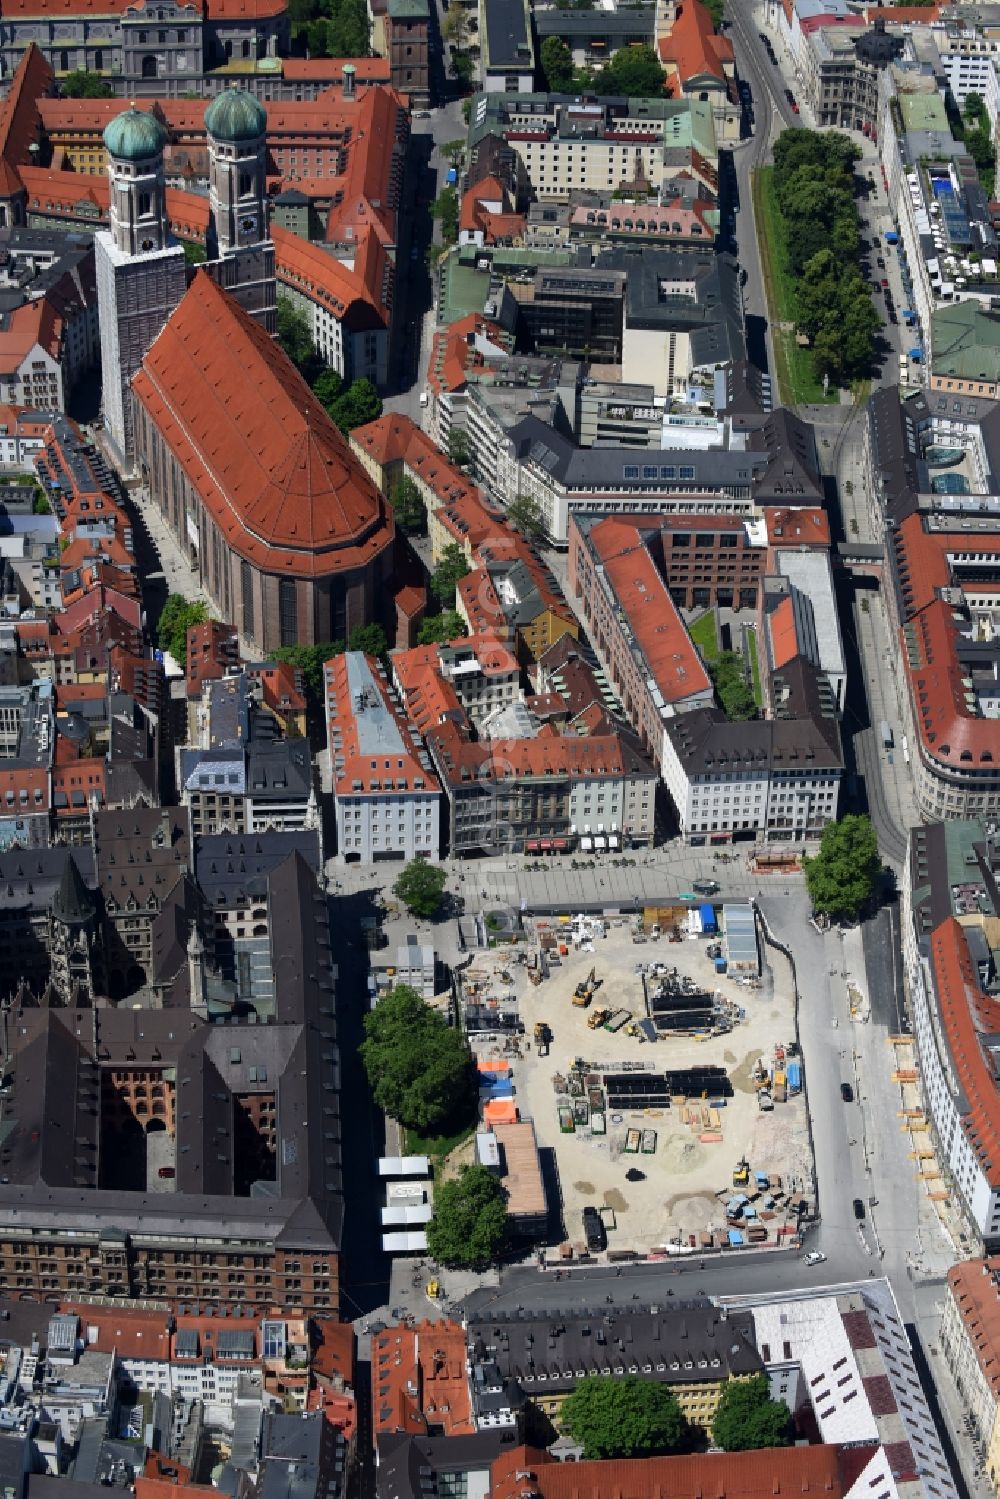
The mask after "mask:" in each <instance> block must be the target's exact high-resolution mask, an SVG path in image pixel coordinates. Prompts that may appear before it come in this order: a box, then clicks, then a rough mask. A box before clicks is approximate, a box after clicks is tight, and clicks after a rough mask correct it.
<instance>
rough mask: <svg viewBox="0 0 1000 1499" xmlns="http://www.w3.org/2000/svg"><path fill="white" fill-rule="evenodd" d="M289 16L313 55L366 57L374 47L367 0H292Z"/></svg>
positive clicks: (294, 34) (297, 35)
mask: <svg viewBox="0 0 1000 1499" xmlns="http://www.w3.org/2000/svg"><path fill="white" fill-rule="evenodd" d="M288 17H289V21H290V23H291V28H292V37H293V39H294V40H296V41H298V42H299V44H300V46H301V45H304V46H305V48H306V50H307V51H308V53H309V56H310V57H367V56H368V53H369V51H370V50H371V48H370V40H371V38H370V33H369V26H368V7H367V6H366V4H365V0H289V3H288Z"/></svg>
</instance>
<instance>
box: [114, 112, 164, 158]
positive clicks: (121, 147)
mask: <svg viewBox="0 0 1000 1499" xmlns="http://www.w3.org/2000/svg"><path fill="white" fill-rule="evenodd" d="M166 143H167V132H166V131H165V130H164V128H163V126H162V125H161V124H160V122H159V120H158V119H157V118H156V116H155V115H154V114H150V113H149V111H148V110H145V109H136V108H135V106H134V105H133V106H131V107H130V108H129V109H126V111H125V113H124V114H120V115H117V116H116V117H115V119H113V120H112V121H111V124H110V125H109V126H108V127H107V129H106V130H105V132H104V144H105V145H106V146H107V148H108V151H109V153H110V155H112V156H117V157H118V158H119V160H124V161H148V160H149V158H150V157H151V156H159V155H160V153H161V152H162V150H163V148H164V146H165V145H166Z"/></svg>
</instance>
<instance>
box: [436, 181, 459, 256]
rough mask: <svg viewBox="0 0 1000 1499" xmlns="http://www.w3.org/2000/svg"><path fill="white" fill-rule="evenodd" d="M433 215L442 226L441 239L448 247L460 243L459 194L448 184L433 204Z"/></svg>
mask: <svg viewBox="0 0 1000 1499" xmlns="http://www.w3.org/2000/svg"><path fill="white" fill-rule="evenodd" d="M431 213H432V214H433V216H434V217H435V218H436V219H438V220H439V222H440V224H441V238H442V240H443V241H444V243H445V244H446V245H454V244H456V243H457V241H458V192H457V189H456V188H454V187H453V186H452V184H451V183H448V185H447V186H446V187H443V188H442V189H441V191H440V192H439V193H438V195H437V197H436V198H435V199H434V202H433V203H432V204H431Z"/></svg>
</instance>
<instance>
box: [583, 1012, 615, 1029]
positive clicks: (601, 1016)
mask: <svg viewBox="0 0 1000 1499" xmlns="http://www.w3.org/2000/svg"><path fill="white" fill-rule="evenodd" d="M610 1018H611V1011H610V1010H592V1011H591V1012H590V1014H589V1015H588V1016H587V1026H588V1028H589V1029H590V1030H592V1031H596V1030H597V1029H598V1028H599V1027H600V1026H602V1025H603V1024H604V1022H605V1021H606V1020H610Z"/></svg>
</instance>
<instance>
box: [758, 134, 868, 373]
mask: <svg viewBox="0 0 1000 1499" xmlns="http://www.w3.org/2000/svg"><path fill="white" fill-rule="evenodd" d="M860 156H861V151H860V148H859V147H858V146H856V145H855V144H854V143H853V141H851V140H850V139H849V138H848V137H847V136H846V135H841V134H840V133H839V132H838V131H835V130H824V131H822V132H820V131H815V130H803V129H796V130H785V131H783V132H782V134H781V135H780V136H779V138H778V140H777V141H776V143H775V147H774V196H775V201H776V203H777V206H778V209H779V211H780V214H781V218H782V220H783V222H784V228H785V236H784V238H785V246H784V248H785V252H786V255H787V259H788V265H789V269H790V270H791V273H792V275H793V276H794V277H795V281H796V287H795V300H796V314H797V315H796V325H797V327H798V329H799V331H800V333H803V334H804V335H805V336H806V337H807V338H808V340H809V345H810V348H811V349H812V353H813V360H814V363H815V368H816V373H817V374H818V375H820V376H824V375H826V376H829V378H830V379H831V380H832V381H834V382H835V383H837V384H843V383H846V382H848V381H850V380H854V379H859V378H861V377H862V376H864V375H866V374H867V373H868V372H869V370H870V369H871V364H872V358H873V355H874V351H875V338H876V335H877V333H878V330H879V327H880V318H879V315H878V312H877V311H876V309H875V306H874V303H873V301H872V297H871V292H870V290H869V287H868V284H867V282H866V281H865V279H864V277H863V276H862V274H861V270H860V268H859V265H858V260H859V255H860V245H861V235H860V230H859V222H858V211H857V207H856V204H855V199H854V163H855V162H856V161H858V160H859V159H860Z"/></svg>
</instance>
